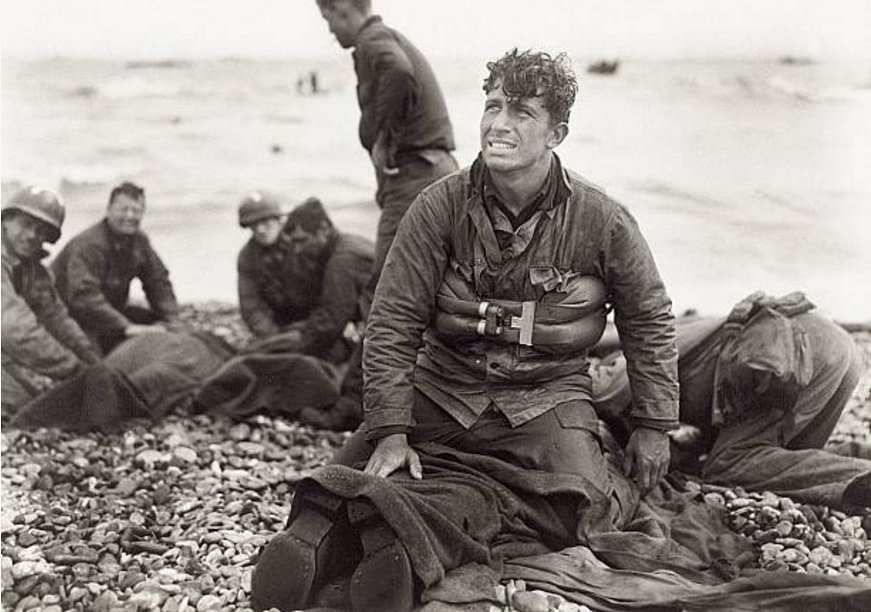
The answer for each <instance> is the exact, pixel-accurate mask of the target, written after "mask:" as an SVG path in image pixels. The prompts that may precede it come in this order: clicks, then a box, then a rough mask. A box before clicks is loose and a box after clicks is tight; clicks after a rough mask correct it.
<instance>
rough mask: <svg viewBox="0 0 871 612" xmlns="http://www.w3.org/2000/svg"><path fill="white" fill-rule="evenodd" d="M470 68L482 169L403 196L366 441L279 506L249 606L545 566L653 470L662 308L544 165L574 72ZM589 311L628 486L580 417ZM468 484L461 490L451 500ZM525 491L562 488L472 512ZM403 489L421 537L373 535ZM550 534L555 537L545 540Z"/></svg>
mask: <svg viewBox="0 0 871 612" xmlns="http://www.w3.org/2000/svg"><path fill="white" fill-rule="evenodd" d="M487 68H488V70H489V71H490V74H489V76H488V78H487V79H486V80H485V83H484V92H485V94H486V101H485V104H484V109H483V113H482V117H481V124H480V134H479V135H480V145H481V153H480V155H479V156H478V158H477V159H476V160H475V162H474V163H473V164H472V166H471V167H470V168H465V169H463V170H460V171H459V172H457V173H454V174H451V175H449V176H447V177H446V178H444V179H442V180H440V181H438V182H436V183H433V184H432V185H430V186H429V187H427V188H426V189H424V190H423V191H422V192H421V193H420V195H419V196H418V197H417V199H416V200H415V201H414V203H413V204H412V205H411V207H410V208H409V210H408V212H407V213H406V215H405V217H404V218H403V221H402V223H401V224H400V226H399V229H398V231H397V234H396V238H395V240H394V242H393V245H392V247H391V249H390V253H389V255H388V256H387V261H386V263H385V266H384V270H383V272H382V275H381V278H380V280H379V282H378V287H377V289H376V292H375V297H374V301H373V303H372V308H371V311H370V312H369V315H368V319H367V327H366V342H365V345H364V359H363V369H364V372H365V391H364V398H365V415H364V426H363V427H361V429H360V430H358V431H357V433H355V434H354V435H353V436H351V438H350V439H349V440H348V442H347V443H346V445H345V446H344V447H343V449H342V451H340V453H339V456H337V457H336V458H334V462H335V463H337V464H339V465H335V466H327V467H326V468H323V469H322V470H321V471H319V472H317V471H316V472H315V473H314V474H313V476H312V479H324V480H326V479H329V480H330V485H331V487H332V484H336V487H332V488H330V489H327V488H326V487H323V486H322V487H321V489H320V490H315V489H314V488H313V487H308V488H306V489H305V490H301V489H297V490H296V493H295V495H294V499H293V505H292V507H291V518H290V520H289V521H288V527H287V529H286V530H285V531H284V532H283V533H282V534H279V535H278V536H277V537H275V538H273V539H272V540H271V541H270V543H269V544H268V545H267V547H266V548H265V549H264V551H263V552H262V553H261V555H260V557H259V559H258V562H257V567H256V569H255V571H254V572H253V574H252V602H253V607H254V608H255V609H266V608H269V607H270V606H276V607H279V608H281V609H286V610H290V609H298V608H305V607H306V606H309V607H315V606H316V605H318V602H319V600H320V594H321V591H322V590H323V588H325V587H326V585H328V584H329V583H330V582H331V581H333V580H341V579H343V578H347V579H348V580H349V582H350V604H351V607H352V608H353V609H354V610H403V611H405V610H411V609H412V608H413V607H414V605H415V604H416V599H417V595H416V591H417V586H416V581H420V584H422V585H423V586H424V587H427V586H429V585H431V584H434V583H435V582H436V580H437V579H439V578H440V577H442V576H444V573H446V572H448V571H450V570H452V569H454V568H457V567H460V566H462V565H464V564H466V563H470V562H481V561H482V559H484V558H486V557H487V556H488V555H489V548H488V547H490V546H495V545H496V544H497V542H500V541H502V542H504V541H505V540H509V539H513V538H516V539H517V540H518V541H522V542H524V543H525V544H535V543H536V542H539V543H541V542H545V541H546V542H547V547H548V548H549V549H551V550H558V549H561V548H563V547H566V546H573V545H575V544H577V543H579V542H580V541H582V540H583V539H584V538H585V537H586V536H585V535H584V533H585V531H586V530H587V529H588V527H587V525H592V524H593V523H595V527H590V529H599V528H601V529H603V530H605V529H613V528H614V527H615V526H618V527H619V525H621V524H623V522H624V521H625V520H627V518H628V511H627V509H628V508H630V507H631V503H629V502H628V501H627V502H626V503H624V501H625V500H621V499H620V497H621V495H623V493H624V492H625V493H626V496H628V497H631V496H634V497H635V498H637V497H638V495H639V494H646V493H647V492H648V491H650V490H652V489H653V488H654V487H655V486H656V485H657V483H658V482H659V481H660V480H661V478H662V476H663V475H664V473H665V469H666V468H667V466H668V453H669V447H668V436H667V435H666V431H668V430H669V429H672V428H676V427H677V425H678V423H677V416H678V384H677V351H676V347H675V343H674V337H675V332H674V318H673V316H672V314H671V300H670V299H669V297H668V294H667V293H666V290H665V287H664V285H663V283H662V281H661V279H660V276H659V273H658V272H657V268H656V265H655V263H654V260H653V256H652V254H651V253H650V250H649V249H648V247H647V243H646V241H645V240H644V238H643V236H642V234H641V231H640V230H639V228H638V226H637V224H636V223H635V220H634V219H633V217H632V216H631V214H630V213H629V211H628V210H627V209H626V208H624V207H623V206H621V205H620V204H618V203H617V202H615V201H614V200H612V199H610V198H609V197H608V196H606V195H605V194H604V193H603V192H602V191H601V190H599V189H597V188H595V187H593V186H592V185H590V184H589V183H587V182H586V181H585V180H583V179H582V178H581V177H579V176H578V175H576V174H574V173H573V172H571V171H569V170H567V169H565V168H564V167H563V166H562V162H561V161H560V159H559V157H558V156H557V155H556V152H555V149H556V148H557V147H558V146H559V145H560V144H561V143H562V142H563V140H564V139H565V138H566V136H567V135H568V132H569V127H568V120H569V114H570V109H571V107H572V104H573V102H574V99H575V94H576V91H577V80H576V78H575V76H574V73H573V72H572V70H571V68H570V66H569V64H568V60H567V58H566V56H565V55H559V56H557V57H551V56H549V55H548V54H546V53H536V52H518V51H517V50H516V49H515V50H513V51H511V52H509V53H507V54H505V56H503V57H502V58H501V59H499V60H498V61H494V62H490V63H488V65H487ZM606 297H610V299H611V301H612V303H613V305H614V312H615V316H616V317H617V321H618V324H619V326H620V330H621V334H622V337H623V339H624V341H625V343H626V348H627V350H626V354H627V360H628V362H629V364H630V366H629V369H630V371H631V372H632V373H633V388H632V392H633V393H632V394H633V399H634V404H635V409H634V410H633V413H632V417H633V423H632V424H633V431H632V434H631V437H630V440H629V442H628V444H627V456H628V457H629V459H630V462H631V466H630V471H631V473H632V476H633V479H634V481H635V483H636V485H632V482H631V481H630V480H628V479H626V478H625V477H623V476H622V475H619V480H616V479H615V477H614V476H617V475H616V474H614V473H613V472H612V471H611V470H610V468H609V464H608V461H607V459H606V457H605V454H604V451H603V449H602V447H601V444H600V442H599V437H598V434H597V422H596V415H595V412H594V410H593V406H592V404H591V402H590V399H591V395H590V392H591V381H590V378H589V377H588V375H587V374H586V369H587V364H588V361H587V352H588V349H589V347H590V346H592V345H593V344H594V343H595V341H596V340H597V339H598V337H599V336H600V335H601V332H602V329H603V328H604V307H603V304H604V301H605V298H606ZM447 457H451V458H455V459H456V460H455V461H450V460H449V459H447ZM426 462H430V463H429V464H428V465H429V466H430V468H429V469H430V471H429V472H427V474H426V475H425V474H424V472H423V468H424V465H425V464H426ZM472 462H475V463H476V464H478V465H481V466H487V467H483V468H482V469H481V471H480V476H481V478H478V475H477V474H476V475H475V476H474V477H473V476H471V475H470V474H469V472H471V471H472V470H473V467H472ZM346 466H358V467H363V470H362V471H359V470H353V469H350V468H349V467H346ZM364 466H365V467H364ZM434 466H441V467H434ZM495 466H498V468H495ZM491 468H495V469H491ZM436 473H438V474H440V476H436ZM508 474H512V475H516V476H517V479H516V480H514V479H511V478H509V477H507V475H508ZM533 474H534V476H532V475H533ZM388 476H389V477H391V479H388V478H387V477H388ZM466 476H469V478H470V479H471V481H473V482H474V483H475V484H471V482H470V485H469V486H468V487H465V486H461V484H460V481H464V478H465V477H466ZM442 477H443V478H444V482H445V483H446V486H445V488H443V489H441V488H438V483H439V481H438V480H436V478H439V479H441V478H442ZM502 477H505V480H499V478H502ZM333 478H334V480H333ZM488 478H492V479H495V480H494V481H493V482H492V483H491V481H490V480H487V479H488ZM524 478H532V480H535V482H536V485H543V483H545V482H546V483H556V482H564V483H565V484H566V487H565V488H559V487H556V488H554V489H548V490H545V487H544V486H541V487H537V488H535V493H529V495H528V497H527V498H526V499H527V500H528V502H529V503H530V504H531V505H534V506H535V507H536V508H539V509H546V511H545V512H546V514H547V515H548V516H549V517H550V518H549V519H548V520H543V521H541V523H539V524H537V525H535V526H532V525H529V526H528V528H527V526H524V527H522V528H520V527H519V525H518V524H517V521H516V520H514V519H516V517H517V516H519V514H524V516H527V517H528V516H531V515H532V514H534V512H533V513H517V514H513V518H511V519H507V520H502V519H501V518H495V517H494V518H493V519H490V520H486V521H481V520H480V518H481V517H482V516H483V517H488V519H489V518H490V517H491V516H493V515H492V514H487V512H486V511H485V509H484V507H485V506H487V502H486V501H484V500H485V498H486V497H487V496H488V495H490V494H492V493H493V492H494V491H495V490H496V489H499V490H505V491H509V490H513V489H512V487H514V486H517V482H518V481H519V480H521V479H524ZM509 480H511V482H509ZM418 481H420V483H419V484H417V483H418ZM394 482H395V483H397V485H396V489H393V488H392V485H391V483H394ZM430 482H432V484H433V485H434V488H433V489H429V488H428V487H429V483H430ZM481 482H485V483H486V484H481V486H480V487H478V486H476V485H477V483H481ZM497 482H498V485H497ZM318 483H320V484H322V483H321V481H318ZM345 483H357V484H359V486H358V487H353V488H351V487H348V486H347V485H346V484H345ZM618 483H619V484H618ZM303 484H305V483H303ZM624 485H625V486H624ZM534 486H535V485H534ZM418 487H419V488H418ZM352 489H353V490H352ZM415 489H416V490H419V491H421V506H420V508H421V509H420V510H419V513H416V512H415V511H412V510H409V512H408V516H410V517H411V518H409V519H408V523H410V524H414V525H416V526H422V530H426V529H427V528H429V527H432V528H433V529H432V530H430V531H429V532H427V534H426V535H425V536H421V537H417V536H418V534H420V532H419V531H414V532H412V531H411V530H408V531H406V530H404V529H403V530H401V531H397V529H396V527H397V526H398V522H393V523H390V522H388V521H387V518H386V516H385V515H384V513H385V511H386V510H391V509H392V508H394V507H395V506H394V504H393V503H392V502H393V500H392V499H391V500H390V503H388V502H387V501H385V500H382V501H383V502H384V503H382V504H381V505H378V504H375V505H373V503H372V501H373V499H372V498H373V497H374V496H377V495H378V493H379V492H380V491H383V490H390V491H396V496H397V498H401V499H404V500H410V499H411V497H412V494H411V491H412V490H415ZM530 491H531V489H530ZM340 493H341V495H340ZM427 493H430V495H428V494H427ZM479 500H480V501H481V503H480V504H478V503H474V502H476V501H479ZM396 505H399V502H397V504H396ZM511 505H512V504H510V503H507V504H506V506H511ZM497 506H498V507H500V508H501V507H502V506H501V505H500V504H498V503H497V502H495V501H494V502H493V505H492V506H489V507H491V508H494V513H493V514H496V513H497V511H496V510H495V508H496V507H497ZM400 518H403V520H404V517H400ZM552 528H557V529H558V530H560V533H559V534H557V533H555V532H553V531H551V532H550V533H548V534H546V533H545V532H546V531H549V530H551V529H552ZM436 531H438V533H439V534H442V535H444V536H445V537H444V540H439V539H438V538H439V537H440V536H439V535H437V534H436V533H435V532H436ZM403 534H404V535H403ZM459 540H463V542H464V544H463V545H460V544H458V543H457V542H458V541H459ZM469 540H473V542H470V541H469ZM418 543H421V546H417V544H418ZM482 548H484V549H485V550H483V551H482V550H481V549H482ZM424 549H425V550H424ZM336 551H338V559H336V557H335V556H334V554H333V553H334V552H336ZM355 551H356V553H357V554H356V555H355V554H354V552H355ZM429 551H436V552H433V553H432V554H431V555H430V552H429ZM418 553H420V555H418ZM424 557H427V560H426V562H423V559H424ZM432 557H436V559H432ZM430 561H432V565H430V563H429V562H430ZM424 565H426V566H427V567H435V569H434V570H433V571H432V572H429V571H421V570H422V569H423V566H424Z"/></svg>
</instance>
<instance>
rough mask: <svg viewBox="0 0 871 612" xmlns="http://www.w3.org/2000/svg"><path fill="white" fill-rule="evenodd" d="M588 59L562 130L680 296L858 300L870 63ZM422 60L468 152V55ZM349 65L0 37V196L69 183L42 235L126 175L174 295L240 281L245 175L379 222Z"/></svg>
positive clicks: (478, 72)
mask: <svg viewBox="0 0 871 612" xmlns="http://www.w3.org/2000/svg"><path fill="white" fill-rule="evenodd" d="M584 65H585V62H583V61H580V60H578V61H576V66H577V67H578V68H579V70H578V72H579V82H580V83H579V84H580V91H579V95H578V100H577V103H576V104H575V107H574V111H573V113H572V118H571V122H570V127H571V132H570V134H569V136H568V139H567V140H566V142H565V143H564V144H563V145H561V147H560V148H559V149H558V152H559V153H560V155H561V157H562V159H563V162H564V164H565V165H566V166H567V167H569V168H572V169H573V170H575V171H577V172H579V173H580V174H582V175H583V176H585V177H586V178H587V179H588V180H590V181H591V182H593V183H595V184H597V185H599V186H601V187H602V188H604V189H605V190H607V191H608V193H609V194H610V195H612V196H613V197H615V198H616V199H617V200H619V201H620V202H622V203H623V204H625V205H626V206H627V207H628V208H629V209H630V210H631V211H632V213H633V214H634V215H635V217H636V218H637V219H638V221H639V223H640V225H641V228H642V230H643V232H644V234H645V236H646V238H647V240H648V242H649V244H650V247H651V249H652V251H653V253H654V255H655V257H656V260H657V262H658V265H659V268H660V271H661V273H662V275H663V277H664V279H665V282H666V285H667V287H668V289H669V292H670V294H671V295H672V298H673V299H674V302H675V310H676V312H681V311H683V310H684V309H688V308H696V309H698V310H699V311H700V312H702V313H705V314H720V313H725V312H726V311H728V309H729V308H730V306H731V305H732V304H733V303H734V302H736V301H737V300H739V299H740V298H741V297H743V296H744V295H746V294H748V293H750V292H752V291H754V290H757V289H761V290H764V291H766V292H768V293H771V294H778V295H779V294H784V293H788V292H790V291H793V290H802V291H805V292H806V293H807V294H808V295H809V297H810V298H811V300H812V301H814V302H815V303H816V304H817V305H818V306H819V308H820V310H821V311H823V312H825V313H827V314H829V315H831V316H834V317H836V318H838V319H841V320H847V321H869V320H871V240H869V231H871V170H869V169H871V69H869V65H868V64H867V63H818V64H809V65H785V64H779V63H777V62H775V61H768V60H757V61H718V62H690V61H680V62H674V61H672V62H645V61H625V62H623V63H622V64H621V66H620V69H619V71H618V72H617V73H616V74H615V75H613V76H600V75H591V74H586V73H584V71H583V67H584ZM433 66H434V68H435V70H436V73H437V76H438V78H439V80H440V81H441V84H442V87H443V90H444V93H445V97H446V99H447V103H448V107H449V110H450V113H451V117H452V120H453V124H454V130H455V134H456V139H457V151H456V156H457V158H458V160H459V162H460V164H461V165H466V164H469V163H471V161H472V160H473V159H474V157H475V155H476V154H477V151H478V120H479V117H480V113H481V108H482V105H483V94H482V92H481V83H482V79H483V77H484V71H483V68H484V66H483V63H482V62H481V61H478V60H475V61H471V60H468V59H467V60H438V59H436V60H433ZM312 71H316V72H317V74H318V82H319V92H318V93H312V92H311V91H310V87H309V86H308V85H307V80H306V79H307V77H308V75H309V74H310V72H312ZM300 79H302V80H303V83H302V85H303V86H302V87H298V83H297V82H298V80H300ZM354 86H355V79H354V74H353V68H352V64H351V60H350V57H343V58H342V60H341V61H340V60H338V59H336V58H330V59H317V60H288V61H277V60H268V61H267V60H262V61H255V60H244V59H233V58H228V59H221V60H208V61H204V60H198V61H172V62H160V63H142V62H139V63H128V62H124V61H109V60H82V59H67V58H54V59H50V60H29V61H15V60H12V59H7V58H4V59H3V79H2V153H3V167H2V182H3V197H4V199H5V198H6V197H8V196H9V195H10V193H11V191H12V190H13V189H15V188H16V187H17V186H18V185H20V184H23V183H36V184H40V185H44V186H47V187H51V188H54V189H58V190H59V191H60V192H61V193H62V195H63V196H64V198H65V201H66V204H67V207H68V216H67V222H66V225H65V226H64V237H63V238H62V239H61V241H60V243H59V244H58V245H57V246H55V247H53V250H54V251H55V252H56V251H57V250H58V248H59V247H60V246H62V244H63V242H64V240H66V239H68V238H69V237H70V236H72V235H74V234H75V233H77V232H78V231H80V230H82V229H84V228H85V227H87V226H89V225H90V224H92V223H94V222H95V221H97V220H98V219H99V218H100V217H101V215H102V212H103V210H104V208H105V203H106V198H107V196H108V193H109V190H110V189H111V187H112V186H113V185H115V184H116V183H118V182H120V181H123V180H132V181H135V182H137V183H140V184H142V185H143V186H145V188H146V192H147V197H148V212H147V216H146V219H145V222H144V227H145V229H146V230H147V231H148V233H149V235H150V236H151V239H152V242H153V243H154V245H155V247H156V248H157V250H158V251H159V252H160V254H161V256H162V257H163V258H164V260H165V262H166V264H167V266H168V267H169V269H170V271H171V278H172V280H173V282H174V285H175V287H176V292H177V294H178V296H179V298H180V299H181V300H184V301H194V300H196V301H199V300H211V299H215V300H223V301H235V297H236V293H235V291H236V289H235V287H236V267H235V260H236V255H237V253H238V251H239V249H240V248H241V246H242V245H243V244H244V242H245V241H246V240H247V238H248V234H247V232H246V231H244V230H242V229H241V228H239V227H238V225H237V223H236V207H237V205H238V203H239V201H240V199H241V198H242V197H243V196H244V195H245V194H246V193H248V192H250V191H251V190H253V189H268V190H271V191H273V192H276V193H277V194H280V195H281V196H283V197H284V198H285V199H286V206H287V207H290V206H292V205H293V204H295V203H298V202H300V201H302V200H303V199H304V198H306V197H308V196H310V195H316V196H318V197H320V198H321V199H322V200H323V202H324V203H325V205H326V207H327V209H328V211H329V212H330V214H331V216H332V217H333V219H334V221H335V223H336V225H338V226H339V227H340V228H341V229H343V230H345V231H351V232H357V233H360V234H362V235H365V236H369V237H374V234H375V227H376V223H377V218H378V208H377V207H376V205H375V203H374V201H373V194H374V190H375V179H374V176H373V172H372V168H371V164H370V163H369V160H368V157H367V155H366V154H365V152H364V151H363V150H362V148H361V147H360V145H359V142H358V141H357V120H358V117H359V111H358V108H357V103H356V98H355V90H354Z"/></svg>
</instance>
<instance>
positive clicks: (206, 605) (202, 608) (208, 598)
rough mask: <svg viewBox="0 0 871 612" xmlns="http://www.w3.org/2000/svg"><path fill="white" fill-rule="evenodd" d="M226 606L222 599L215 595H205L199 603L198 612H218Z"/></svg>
mask: <svg viewBox="0 0 871 612" xmlns="http://www.w3.org/2000/svg"><path fill="white" fill-rule="evenodd" d="M223 605H224V602H223V601H222V600H221V598H220V597H216V596H215V595H203V596H202V597H201V598H200V600H199V601H198V602H197V612H206V610H217V609H219V608H221V607H222V606H223Z"/></svg>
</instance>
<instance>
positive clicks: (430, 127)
mask: <svg viewBox="0 0 871 612" xmlns="http://www.w3.org/2000/svg"><path fill="white" fill-rule="evenodd" d="M352 55H353V58H354V70H355V71H356V73H357V101H358V102H359V104H360V111H361V116H360V126H359V136H360V142H361V144H362V145H363V147H364V148H365V149H366V150H367V151H372V147H373V146H374V145H375V141H376V140H378V137H379V135H380V134H382V133H383V134H384V135H385V136H386V137H387V144H388V151H389V152H390V153H391V154H392V156H393V158H394V159H393V160H392V161H393V162H394V163H398V162H399V161H401V158H402V156H403V155H406V154H411V153H413V152H414V151H419V150H423V149H444V150H446V151H453V150H454V133H453V128H452V127H451V120H450V118H449V117H448V109H447V106H446V105H445V100H444V97H443V96H442V91H441V89H440V88H439V84H438V82H437V81H436V78H435V74H433V71H432V68H430V65H429V63H428V62H427V61H426V58H425V57H424V56H423V55H422V54H421V53H420V51H418V50H417V48H416V47H415V46H414V45H412V44H411V42H409V40H408V39H407V38H405V36H403V35H402V34H400V33H399V32H397V31H396V30H393V29H391V28H388V27H387V26H385V25H384V23H383V22H382V21H381V18H380V17H378V16H377V15H375V16H372V17H370V18H369V20H368V21H367V22H366V23H365V24H364V25H363V28H362V29H361V30H360V33H359V34H358V35H357V40H356V42H355V44H354V52H353V54H352Z"/></svg>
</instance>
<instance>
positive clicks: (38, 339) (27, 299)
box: [2, 187, 99, 416]
mask: <svg viewBox="0 0 871 612" xmlns="http://www.w3.org/2000/svg"><path fill="white" fill-rule="evenodd" d="M63 220H64V207H63V204H62V203H61V201H60V198H59V197H58V195H57V194H55V193H54V192H52V191H49V190H47V189H37V188H35V187H29V188H26V189H23V190H21V191H19V192H17V193H16V194H15V195H13V196H12V198H10V200H9V201H8V202H7V203H6V204H4V205H3V209H2V225H3V244H2V249H3V274H2V300H3V315H2V319H3V325H2V327H3V333H2V338H3V348H2V363H3V383H2V384H3V389H2V393H3V413H4V416H8V414H7V413H8V412H9V411H10V410H14V409H16V408H18V407H19V406H21V405H22V404H24V403H25V402H27V401H28V400H30V399H32V398H33V397H35V396H36V395H38V394H39V393H40V392H41V391H43V390H45V389H46V388H47V387H48V386H49V385H50V384H51V382H52V381H55V380H63V379H66V378H69V377H70V376H72V375H74V374H76V373H77V372H78V371H80V370H81V369H82V368H83V367H85V366H86V365H89V364H92V363H96V362H97V361H98V360H99V356H98V354H97V352H96V350H94V347H93V346H91V343H90V342H89V340H88V337H87V336H86V335H85V334H84V332H82V330H81V329H80V328H79V326H78V325H77V324H76V322H75V321H73V320H72V319H71V318H70V316H69V314H68V313H67V309H66V307H65V306H64V303H63V302H62V301H61V299H60V297H59V296H58V294H57V291H56V290H55V288H54V282H53V281H52V278H51V274H49V271H48V270H47V269H46V268H45V266H43V265H42V264H41V263H40V260H41V259H42V258H43V257H45V256H46V255H47V254H48V253H47V252H46V251H45V250H43V243H44V242H51V243H54V242H57V240H58V238H60V232H61V225H62V224H63Z"/></svg>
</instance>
